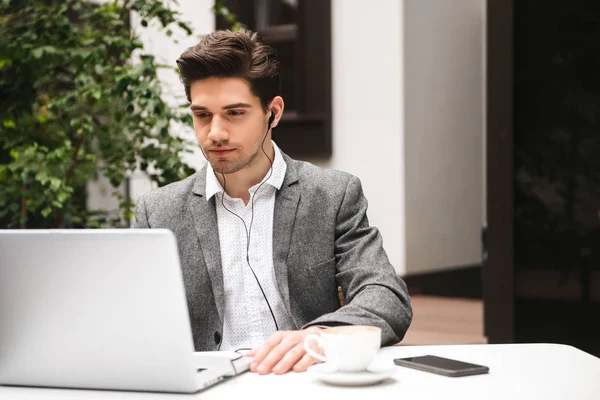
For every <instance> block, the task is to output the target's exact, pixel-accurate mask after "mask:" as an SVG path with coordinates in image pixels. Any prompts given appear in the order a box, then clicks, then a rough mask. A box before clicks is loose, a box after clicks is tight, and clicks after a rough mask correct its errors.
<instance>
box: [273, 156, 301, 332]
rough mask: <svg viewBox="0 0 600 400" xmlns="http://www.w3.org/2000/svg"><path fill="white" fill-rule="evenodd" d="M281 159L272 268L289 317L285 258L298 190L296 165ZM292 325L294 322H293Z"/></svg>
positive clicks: (275, 211) (293, 220) (296, 205)
mask: <svg viewBox="0 0 600 400" xmlns="http://www.w3.org/2000/svg"><path fill="white" fill-rule="evenodd" d="M282 154H283V153H282ZM283 158H284V160H285V162H286V164H287V170H286V174H285V179H284V180H283V184H282V185H281V189H280V190H279V191H278V192H277V194H276V196H275V210H274V214H273V266H274V268H275V278H276V279H277V287H278V288H279V292H280V293H281V297H282V298H283V302H284V305H285V307H286V309H287V312H288V314H289V315H290V316H291V315H292V314H291V311H290V291H289V287H288V274H287V272H288V271H287V256H288V253H289V250H290V243H291V239H292V232H293V230H294V222H295V221H296V210H297V209H298V203H299V202H300V189H299V186H298V185H297V182H298V164H297V163H296V162H295V161H294V160H292V159H291V158H289V157H288V156H287V155H285V154H283ZM292 319H293V316H292ZM294 323H296V322H295V321H294Z"/></svg>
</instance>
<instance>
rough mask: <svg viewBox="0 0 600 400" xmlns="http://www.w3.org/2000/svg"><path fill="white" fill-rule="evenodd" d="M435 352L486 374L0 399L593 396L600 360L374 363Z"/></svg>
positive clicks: (498, 352)
mask: <svg viewBox="0 0 600 400" xmlns="http://www.w3.org/2000/svg"><path fill="white" fill-rule="evenodd" d="M425 354H434V355H439V356H443V357H449V358H455V359H458V360H462V361H467V362H472V363H476V364H483V365H487V366H488V367H490V373H489V374H486V375H478V376H468V377H461V378H448V377H444V376H439V375H435V374H431V373H426V372H421V371H416V370H411V369H408V368H402V367H396V368H397V373H396V375H395V376H394V377H393V378H390V379H388V380H386V381H384V382H382V383H380V384H378V385H375V386H370V387H355V388H351V387H335V386H328V385H326V384H323V383H321V382H318V381H313V379H312V377H311V376H310V375H309V374H308V373H301V374H297V373H289V374H285V375H281V376H275V375H265V376H259V375H256V374H253V373H245V374H242V375H240V376H238V377H235V378H233V379H231V380H229V381H227V382H225V383H222V384H219V385H217V386H214V387H212V388H210V389H208V390H206V391H204V392H200V393H197V394H195V395H177V394H156V393H136V392H110V391H95V390H65V389H37V388H13V387H2V386H0V399H11V400H19V399H28V400H29V399H192V398H193V399H196V398H198V399H206V400H210V399H250V398H251V399H254V398H258V399H260V400H267V399H308V400H320V399H329V400H338V399H339V400H347V399H348V400H349V399H362V400H365V399H366V400H375V399H386V400H408V399H440V400H452V399H460V400H465V399H478V400H479V399H502V400H508V399H540V400H542V399H543V400H552V399H560V400H566V399H577V400H586V399H589V400H592V399H593V400H598V399H600V358H597V357H594V356H592V355H590V354H587V353H585V352H583V351H580V350H578V349H576V348H574V347H570V346H563V345H556V344H505V345H461V346H414V347H413V346H411V347H402V346H401V347H388V348H384V349H382V350H381V351H380V353H379V355H378V360H377V362H381V363H389V362H391V360H392V359H393V358H397V357H410V356H417V355H425Z"/></svg>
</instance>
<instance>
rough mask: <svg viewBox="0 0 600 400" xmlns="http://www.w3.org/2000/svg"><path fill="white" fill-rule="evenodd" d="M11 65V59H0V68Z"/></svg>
mask: <svg viewBox="0 0 600 400" xmlns="http://www.w3.org/2000/svg"><path fill="white" fill-rule="evenodd" d="M11 65H12V60H10V59H8V58H3V59H0V69H2V68H4V67H10V66H11Z"/></svg>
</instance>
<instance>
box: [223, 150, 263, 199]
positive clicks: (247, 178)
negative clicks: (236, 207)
mask: <svg viewBox="0 0 600 400" xmlns="http://www.w3.org/2000/svg"><path fill="white" fill-rule="evenodd" d="M264 147H265V152H266V153H267V154H268V156H269V158H270V159H271V160H272V161H273V162H274V161H275V149H274V148H273V146H272V144H271V143H269V146H268V147H267V143H266V142H265V146H264ZM270 169H271V161H269V159H267V157H266V156H265V154H264V153H263V151H262V149H259V150H258V153H257V154H256V157H255V158H254V160H252V162H251V163H250V164H248V165H247V166H246V167H244V168H242V169H241V170H239V171H237V172H235V173H233V174H226V175H225V180H226V181H227V183H226V184H225V181H224V180H223V175H222V174H219V173H217V174H216V176H217V179H218V180H219V183H221V186H223V187H224V188H225V192H226V193H227V195H228V196H229V197H232V198H240V199H242V200H243V201H244V203H245V204H248V202H249V201H250V192H249V190H250V188H251V187H252V186H254V185H257V184H258V183H260V182H261V181H262V180H263V178H264V177H265V176H266V175H267V174H268V173H269V171H270Z"/></svg>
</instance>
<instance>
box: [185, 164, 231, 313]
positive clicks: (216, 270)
mask: <svg viewBox="0 0 600 400" xmlns="http://www.w3.org/2000/svg"><path fill="white" fill-rule="evenodd" d="M192 192H193V194H194V195H193V196H192V199H191V207H190V212H191V213H192V218H193V219H194V226H195V228H196V234H197V235H198V239H199V241H200V248H201V249H202V254H203V255H204V262H205V263H206V268H207V269H208V274H209V276H210V280H211V284H212V290H213V293H214V296H215V304H216V306H217V312H218V313H219V319H220V320H221V323H222V322H223V304H224V302H225V292H224V289H223V267H222V266H221V246H220V244H219V228H218V226H219V225H218V222H217V211H216V208H215V198H214V197H213V198H212V199H210V200H209V201H207V200H206V167H204V168H202V169H201V170H200V172H198V173H197V176H196V182H195V183H194V187H193V188H192Z"/></svg>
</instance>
